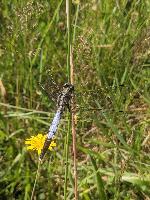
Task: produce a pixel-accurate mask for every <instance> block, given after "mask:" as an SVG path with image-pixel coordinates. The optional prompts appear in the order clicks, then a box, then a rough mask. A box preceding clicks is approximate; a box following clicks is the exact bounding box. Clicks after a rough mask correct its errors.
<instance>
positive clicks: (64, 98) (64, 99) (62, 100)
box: [39, 83, 74, 161]
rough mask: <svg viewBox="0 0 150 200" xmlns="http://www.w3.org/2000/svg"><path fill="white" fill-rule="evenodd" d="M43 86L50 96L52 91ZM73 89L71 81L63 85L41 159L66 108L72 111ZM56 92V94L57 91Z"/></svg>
mask: <svg viewBox="0 0 150 200" xmlns="http://www.w3.org/2000/svg"><path fill="white" fill-rule="evenodd" d="M41 88H42V89H43V90H44V91H45V92H46V93H47V95H48V96H49V97H50V93H49V92H48V90H47V89H48V88H47V89H46V88H45V87H44V86H42V85H41ZM73 91H74V86H73V85H72V84H70V83H65V84H64V85H63V87H62V90H61V91H60V92H59V93H58V97H57V111H56V114H55V116H54V118H53V121H52V123H51V126H50V128H49V131H48V134H47V137H46V139H45V142H44V146H43V149H42V151H41V154H40V156H39V160H40V161H41V160H42V159H43V158H44V155H45V153H46V151H47V149H48V148H49V145H50V143H51V140H52V138H53V136H54V135H55V133H56V131H57V127H58V125H59V123H60V120H61V117H62V115H63V113H64V111H65V109H66V108H68V110H69V111H70V102H71V98H72V95H73ZM55 94H56V91H55Z"/></svg>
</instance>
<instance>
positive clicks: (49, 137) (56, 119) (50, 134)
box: [39, 109, 62, 160]
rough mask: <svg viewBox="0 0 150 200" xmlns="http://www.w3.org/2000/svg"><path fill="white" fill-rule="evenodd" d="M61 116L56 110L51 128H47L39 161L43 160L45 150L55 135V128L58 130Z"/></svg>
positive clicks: (59, 111)
mask: <svg viewBox="0 0 150 200" xmlns="http://www.w3.org/2000/svg"><path fill="white" fill-rule="evenodd" d="M61 116H62V112H61V110H60V109H58V110H57V112H56V114H55V117H54V119H53V121H52V124H51V126H50V128H49V131H48V134H47V138H46V140H45V143H44V146H43V149H42V152H41V154H40V157H39V160H42V159H43V157H44V155H45V153H46V151H47V149H48V148H49V145H50V143H51V140H52V138H53V136H54V135H55V133H56V131H57V128H58V125H59V122H60V119H61Z"/></svg>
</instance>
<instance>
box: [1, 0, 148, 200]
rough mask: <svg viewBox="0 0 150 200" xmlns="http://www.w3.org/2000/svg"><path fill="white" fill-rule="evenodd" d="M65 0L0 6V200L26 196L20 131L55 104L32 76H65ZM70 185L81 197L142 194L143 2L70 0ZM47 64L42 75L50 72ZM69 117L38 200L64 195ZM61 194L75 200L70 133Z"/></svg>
mask: <svg viewBox="0 0 150 200" xmlns="http://www.w3.org/2000/svg"><path fill="white" fill-rule="evenodd" d="M65 9H66V8H65V1H61V0H60V1H55V0H51V1H42V2H41V1H39V0H37V1H34V0H22V1H16V0H7V1H4V0H2V1H1V6H0V18H1V23H0V80H1V81H0V94H1V95H0V150H1V151H0V163H1V165H0V166H1V171H0V188H1V189H0V199H2V200H3V199H5V200H6V199H10V200H11V199H20V200H22V199H25V200H27V199H30V197H31V192H32V187H33V184H34V180H35V176H36V170H37V167H38V155H37V153H36V152H33V151H27V149H26V146H25V140H26V138H29V137H31V135H37V134H38V133H47V131H48V129H49V125H50V123H51V121H52V118H53V116H54V113H55V106H54V103H53V102H51V101H50V100H49V99H48V98H47V97H46V95H44V94H42V92H41V91H40V87H39V84H38V83H39V82H41V81H43V82H44V81H45V76H46V75H47V74H48V73H50V74H51V75H52V77H53V79H54V80H55V81H56V82H57V83H58V84H60V85H62V84H63V83H65V82H66V81H67V80H68V71H67V67H66V66H67V52H68V49H67V41H68V38H67V28H66V27H67V24H66V13H65ZM71 9H72V14H71V27H72V43H73V62H74V67H75V72H74V76H75V93H76V102H77V165H78V191H79V199H81V200H104V199H108V200H132V199H133V200H148V199H150V127H149V122H150V114H149V112H150V110H149V105H150V95H149V94H150V21H149V17H150V1H149V0H141V1H136V0H133V1H130V0H121V1H118V0H116V1H104V0H102V1H100V0H87V1H81V2H80V3H79V4H78V1H73V4H72V8H71ZM49 71H50V72H49ZM67 132H68V118H67V114H65V115H64V116H63V119H62V121H61V124H60V126H59V130H58V132H57V134H56V143H57V147H56V148H55V150H54V151H53V152H48V153H47V155H46V156H45V159H44V162H43V164H42V166H41V170H40V177H39V179H38V180H37V185H36V189H35V195H36V199H38V200H42V199H52V200H53V199H58V200H63V199H64V182H65V160H66V158H65V156H64V155H65V148H66V147H65V145H64V144H65V138H66V135H67ZM68 162H69V166H68V185H67V193H66V195H67V200H69V199H70V200H73V198H74V177H73V161H72V136H71V135H70V136H69V159H68Z"/></svg>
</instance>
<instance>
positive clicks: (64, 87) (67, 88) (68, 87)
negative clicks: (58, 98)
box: [63, 83, 74, 92]
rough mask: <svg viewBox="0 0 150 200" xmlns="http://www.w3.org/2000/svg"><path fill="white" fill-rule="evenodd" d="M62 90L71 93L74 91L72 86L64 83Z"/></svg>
mask: <svg viewBox="0 0 150 200" xmlns="http://www.w3.org/2000/svg"><path fill="white" fill-rule="evenodd" d="M63 90H65V91H68V92H73V91H74V86H73V85H72V84H70V83H65V84H64V85H63Z"/></svg>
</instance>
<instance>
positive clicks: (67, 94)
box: [57, 83, 74, 111]
mask: <svg viewBox="0 0 150 200" xmlns="http://www.w3.org/2000/svg"><path fill="white" fill-rule="evenodd" d="M73 91H74V86H73V85H72V84H70V83H65V84H64V85H63V89H62V91H61V93H60V94H59V96H58V98H57V107H58V109H60V110H61V111H64V109H65V107H66V106H67V107H68V108H69V103H70V100H71V97H72V93H73Z"/></svg>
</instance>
